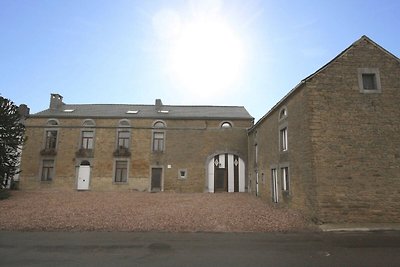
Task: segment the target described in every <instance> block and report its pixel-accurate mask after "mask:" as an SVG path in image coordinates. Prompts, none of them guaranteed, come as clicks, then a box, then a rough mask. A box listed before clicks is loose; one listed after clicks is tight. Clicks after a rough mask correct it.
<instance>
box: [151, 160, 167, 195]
mask: <svg viewBox="0 0 400 267" xmlns="http://www.w3.org/2000/svg"><path fill="white" fill-rule="evenodd" d="M153 169H161V177H160V192H164V167H163V166H159V165H152V166H150V179H149V192H157V191H153V190H152V182H153Z"/></svg>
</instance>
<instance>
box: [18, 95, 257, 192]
mask: <svg viewBox="0 0 400 267" xmlns="http://www.w3.org/2000/svg"><path fill="white" fill-rule="evenodd" d="M25 124H26V135H27V137H28V141H27V143H26V145H25V146H24V149H23V154H22V163H21V164H22V166H21V167H22V170H23V172H22V173H21V179H20V188H21V189H23V190H24V189H67V190H97V191H99V190H138V191H176V192H214V191H229V192H239V191H240V192H244V191H245V187H246V185H245V177H246V162H247V130H248V129H249V128H250V127H251V126H252V125H253V118H252V117H251V116H250V115H249V113H248V112H247V111H246V110H245V109H244V108H243V107H216V106H169V105H163V104H162V102H161V100H156V103H155V105H91V104H89V105H69V104H65V103H63V101H62V96H61V95H59V94H52V95H51V99H50V107H49V109H47V110H44V111H42V112H39V113H37V114H34V115H31V116H29V118H28V119H27V120H26V122H25Z"/></svg>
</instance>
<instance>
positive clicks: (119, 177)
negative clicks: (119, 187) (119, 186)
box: [114, 160, 128, 183]
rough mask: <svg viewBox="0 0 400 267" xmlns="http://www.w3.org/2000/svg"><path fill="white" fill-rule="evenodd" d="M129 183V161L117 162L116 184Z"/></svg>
mask: <svg viewBox="0 0 400 267" xmlns="http://www.w3.org/2000/svg"><path fill="white" fill-rule="evenodd" d="M127 181H128V161H127V160H117V161H115V176H114V182H116V183H126V182H127Z"/></svg>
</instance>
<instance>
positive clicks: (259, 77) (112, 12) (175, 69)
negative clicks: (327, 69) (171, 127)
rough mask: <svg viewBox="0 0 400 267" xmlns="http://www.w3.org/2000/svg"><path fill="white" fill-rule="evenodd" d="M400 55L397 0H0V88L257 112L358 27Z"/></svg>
mask: <svg viewBox="0 0 400 267" xmlns="http://www.w3.org/2000/svg"><path fill="white" fill-rule="evenodd" d="M363 35H367V36H368V37H369V38H371V39H372V40H374V41H375V42H376V43H378V44H380V45H381V46H382V47H384V48H385V49H386V50H388V51H389V52H391V53H392V54H394V55H396V56H397V57H400V1H398V0H392V1H389V0H381V1H371V0H362V1H361V0H360V1H359V0H336V1H321V0H317V1H314V0H309V1H305V0H303V1H296V0H292V1H288V0H280V1H272V0H271V1H269V0H225V1H224V0H168V1H167V0H146V1H144V0H141V1H136V0H113V1H109V0H107V1H105V0H0V95H1V96H3V97H5V98H8V99H10V100H12V101H13V102H14V103H15V104H17V105H20V104H27V105H28V106H29V107H30V109H31V113H36V112H39V111H41V110H44V109H47V108H48V106H49V101H50V94H51V93H58V94H61V95H62V96H63V97H64V102H65V103H68V104H154V102H155V99H162V102H163V103H164V104H165V105H217V106H231V105H233V106H244V107H245V108H246V109H247V110H248V111H249V113H250V114H251V115H252V116H253V117H254V118H255V119H256V120H258V119H259V118H261V117H262V116H263V115H264V114H265V113H267V111H268V110H270V109H271V108H272V107H273V106H274V105H275V104H276V103H277V102H278V101H279V100H280V99H282V98H283V97H284V96H285V95H286V94H287V93H288V92H289V91H290V90H291V89H292V88H294V87H295V86H296V85H297V84H298V83H299V82H300V81H301V80H302V79H304V78H305V77H307V76H308V75H310V74H312V73H314V72H315V71H316V70H318V69H319V68H320V67H322V66H323V65H325V64H326V63H327V62H329V61H330V60H331V59H333V58H334V57H335V56H336V55H338V54H339V53H340V52H342V51H343V50H345V49H346V48H347V47H349V46H350V45H351V44H352V43H353V42H355V41H356V40H358V39H359V38H360V37H361V36H363Z"/></svg>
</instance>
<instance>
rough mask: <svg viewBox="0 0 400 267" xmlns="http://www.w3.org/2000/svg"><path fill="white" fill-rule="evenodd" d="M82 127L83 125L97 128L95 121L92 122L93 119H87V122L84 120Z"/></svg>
mask: <svg viewBox="0 0 400 267" xmlns="http://www.w3.org/2000/svg"><path fill="white" fill-rule="evenodd" d="M82 125H83V126H84V127H93V126H96V124H95V123H94V120H92V119H86V120H84V121H83V123H82Z"/></svg>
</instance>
